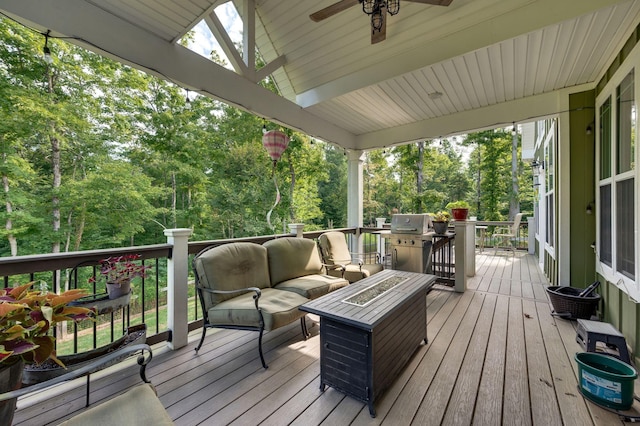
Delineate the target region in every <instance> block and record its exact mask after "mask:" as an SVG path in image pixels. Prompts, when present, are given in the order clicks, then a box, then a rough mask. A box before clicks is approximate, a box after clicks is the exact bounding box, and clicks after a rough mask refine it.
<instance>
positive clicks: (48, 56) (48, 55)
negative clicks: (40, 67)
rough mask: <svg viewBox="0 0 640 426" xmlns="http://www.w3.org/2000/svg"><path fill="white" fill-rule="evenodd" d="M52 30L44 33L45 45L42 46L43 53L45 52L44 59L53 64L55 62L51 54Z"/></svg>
mask: <svg viewBox="0 0 640 426" xmlns="http://www.w3.org/2000/svg"><path fill="white" fill-rule="evenodd" d="M50 33H51V30H47V33H46V34H44V47H43V48H42V53H44V61H45V62H46V63H47V64H49V65H51V64H53V57H52V56H51V49H49V34H50Z"/></svg>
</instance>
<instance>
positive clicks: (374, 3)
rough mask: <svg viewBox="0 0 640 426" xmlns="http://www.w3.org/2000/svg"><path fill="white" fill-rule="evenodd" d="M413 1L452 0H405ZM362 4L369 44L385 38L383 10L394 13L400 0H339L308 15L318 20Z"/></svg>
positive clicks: (435, 1) (444, 2)
mask: <svg viewBox="0 0 640 426" xmlns="http://www.w3.org/2000/svg"><path fill="white" fill-rule="evenodd" d="M406 1H410V2H413V3H423V4H431V5H436V6H449V4H450V3H451V2H452V1H453V0H406ZM358 3H360V4H362V11H363V12H364V13H366V14H367V15H370V16H371V44H375V43H379V42H381V41H383V40H384V39H385V38H387V20H386V19H385V12H387V13H389V15H395V14H396V13H398V12H399V11H400V0H340V1H339V2H337V3H334V4H332V5H331V6H327V7H325V8H324V9H320V10H319V11H317V12H315V13H312V14H311V15H309V18H311V20H312V21H314V22H320V21H322V20H323V19H327V18H329V17H331V16H333V15H335V14H337V13H339V12H342V11H343V10H346V9H348V8H350V7H351V6H355V5H356V4H358Z"/></svg>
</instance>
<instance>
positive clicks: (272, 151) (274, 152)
mask: <svg viewBox="0 0 640 426" xmlns="http://www.w3.org/2000/svg"><path fill="white" fill-rule="evenodd" d="M262 146H264V148H265V149H266V150H267V153H268V154H269V157H271V160H272V161H273V168H272V169H271V176H272V177H273V184H274V185H275V187H276V200H275V203H274V204H273V207H271V210H269V212H268V213H267V223H268V224H269V228H271V229H273V225H272V224H271V213H273V209H275V208H276V206H277V205H278V203H279V202H280V189H279V188H278V182H277V180H276V174H275V172H276V166H277V164H278V160H280V157H282V153H283V152H284V151H285V150H286V149H287V147H288V146H289V137H288V136H287V135H286V134H285V133H283V132H281V131H279V130H270V131H268V132H266V133H265V134H263V135H262Z"/></svg>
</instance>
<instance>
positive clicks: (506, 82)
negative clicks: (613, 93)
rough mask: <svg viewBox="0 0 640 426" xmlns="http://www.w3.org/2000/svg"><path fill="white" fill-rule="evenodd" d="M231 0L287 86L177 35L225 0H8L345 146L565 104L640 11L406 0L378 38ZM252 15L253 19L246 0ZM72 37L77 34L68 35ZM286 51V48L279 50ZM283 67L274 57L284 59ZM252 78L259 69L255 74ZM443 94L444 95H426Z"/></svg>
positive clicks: (308, 1)
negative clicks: (271, 88)
mask: <svg viewBox="0 0 640 426" xmlns="http://www.w3.org/2000/svg"><path fill="white" fill-rule="evenodd" d="M336 1H337V0H319V1H317V0H313V1H312V0H295V1H293V0H234V5H235V6H236V9H237V10H238V11H239V13H240V15H241V16H243V20H244V21H245V22H246V23H251V22H254V21H255V27H254V28H251V29H249V30H247V31H250V33H254V34H255V46H256V49H257V50H258V52H259V54H260V55H261V56H262V57H263V58H264V59H265V60H266V62H267V63H268V62H271V61H275V60H278V61H282V64H283V65H282V66H280V67H277V68H276V69H275V71H273V72H272V74H271V75H272V78H273V79H274V81H275V83H276V85H277V86H278V88H279V90H280V93H281V97H276V96H273V95H272V94H270V93H266V91H265V90H264V89H262V88H260V87H259V86H258V85H257V84H256V83H255V81H252V78H251V72H249V73H246V72H245V73H239V74H236V73H233V72H231V71H228V70H226V69H223V68H222V67H219V66H217V65H215V64H213V63H212V62H211V61H209V60H206V59H204V58H202V57H198V58H195V56H197V55H196V54H195V53H193V52H191V51H188V50H187V49H185V48H183V47H182V46H180V45H177V44H176V42H177V41H179V40H180V38H181V37H182V36H183V35H184V34H186V33H187V32H188V31H190V30H191V29H192V28H193V27H194V26H195V25H197V24H198V23H199V22H201V21H203V19H204V18H205V17H207V18H208V21H209V22H211V18H210V16H211V15H210V14H211V13H215V12H214V9H215V8H216V7H217V6H219V5H220V4H222V3H224V1H222V0H217V1H214V0H57V1H55V2H40V1H38V0H21V1H19V2H18V1H15V0H0V10H2V11H3V13H5V14H7V15H9V16H11V17H13V18H15V19H17V20H19V21H21V22H23V23H25V24H27V25H29V26H31V27H34V28H37V29H38V30H40V31H46V30H47V29H51V30H52V32H53V33H54V34H55V35H58V36H67V37H71V38H72V42H76V43H77V44H79V45H82V46H85V47H87V48H89V49H92V50H95V51H98V52H101V53H103V54H106V55H108V56H111V57H114V58H116V59H119V60H121V61H123V62H124V63H127V64H130V65H133V66H135V67H137V68H140V69H143V70H146V71H149V72H152V73H155V74H157V75H160V76H162V77H164V78H168V79H170V80H171V81H174V82H176V83H177V84H180V85H182V86H183V87H187V88H189V89H191V90H197V91H199V92H200V93H202V94H207V95H209V96H212V97H214V98H217V99H220V100H223V101H225V102H228V103H230V104H234V105H237V106H239V107H241V108H243V109H246V110H249V111H252V112H254V113H256V114H257V115H260V116H263V117H266V118H268V119H270V120H272V121H274V122H278V123H280V124H282V125H285V126H288V127H291V128H294V129H297V130H300V131H303V132H305V133H307V134H309V135H311V136H315V137H318V138H320V139H324V140H326V141H328V142H332V143H335V144H338V145H340V146H342V147H345V148H347V149H371V148H378V147H382V146H390V145H394V144H399V143H406V142H410V141H415V140H421V139H429V138H434V137H439V136H446V135H452V134H457V133H464V132H468V131H471V130H476V129H480V128H488V127H494V126H500V125H505V124H510V123H512V122H526V121H531V120H532V119H534V118H536V117H539V116H546V115H550V114H554V113H557V112H559V111H560V106H559V105H560V104H561V101H560V96H559V93H566V92H567V91H571V90H575V91H578V90H587V89H590V88H593V87H594V86H595V84H596V83H597V81H598V80H599V79H600V78H601V77H602V76H603V75H604V73H605V71H606V69H607V67H608V66H609V64H610V63H611V62H612V60H613V58H614V57H615V55H616V54H617V53H618V51H619V50H620V48H621V47H622V45H623V44H624V42H625V41H626V40H627V38H628V37H629V35H630V34H631V33H632V32H633V31H634V30H635V28H636V26H638V24H639V22H640V1H637V0H634V1H629V0H627V1H615V0H561V1H559V0H453V1H452V3H451V5H450V6H448V7H442V6H432V5H426V4H419V3H412V2H410V1H407V0H401V1H400V2H401V8H400V13H399V14H397V15H395V16H388V17H387V19H388V21H387V38H386V40H385V41H383V42H381V43H377V44H375V45H372V44H371V43H370V29H369V19H368V17H367V16H366V15H364V14H363V12H362V10H361V7H360V5H356V6H353V7H351V8H349V9H347V10H345V11H343V12H341V13H339V14H337V15H335V16H333V17H330V18H328V19H325V20H323V21H321V22H318V23H316V22H313V21H311V20H310V19H309V15H310V14H311V13H313V12H316V11H318V10H320V9H322V8H324V7H326V6H329V5H331V4H333V3H334V2H336ZM254 9H255V13H254V14H253V16H252V17H253V18H254V19H246V18H247V15H246V13H245V10H248V11H253V10H254ZM73 38H75V40H74V39H73ZM278 58H279V59H278ZM278 65H280V63H278ZM254 80H255V78H254ZM434 92H439V93H441V94H442V96H440V97H439V98H437V99H432V98H431V97H430V96H429V94H430V93H434Z"/></svg>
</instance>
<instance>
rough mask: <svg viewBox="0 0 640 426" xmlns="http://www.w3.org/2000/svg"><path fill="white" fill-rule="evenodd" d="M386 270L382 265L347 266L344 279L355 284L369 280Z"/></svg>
mask: <svg viewBox="0 0 640 426" xmlns="http://www.w3.org/2000/svg"><path fill="white" fill-rule="evenodd" d="M383 269H384V268H383V266H382V264H380V263H365V264H364V265H347V266H345V271H344V278H345V279H346V280H349V282H355V281H358V280H361V279H363V278H367V277H369V276H371V275H373V274H376V273H378V272H380V271H382V270H383Z"/></svg>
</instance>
